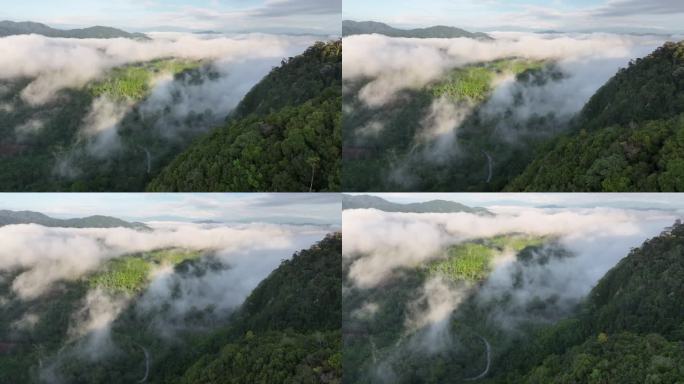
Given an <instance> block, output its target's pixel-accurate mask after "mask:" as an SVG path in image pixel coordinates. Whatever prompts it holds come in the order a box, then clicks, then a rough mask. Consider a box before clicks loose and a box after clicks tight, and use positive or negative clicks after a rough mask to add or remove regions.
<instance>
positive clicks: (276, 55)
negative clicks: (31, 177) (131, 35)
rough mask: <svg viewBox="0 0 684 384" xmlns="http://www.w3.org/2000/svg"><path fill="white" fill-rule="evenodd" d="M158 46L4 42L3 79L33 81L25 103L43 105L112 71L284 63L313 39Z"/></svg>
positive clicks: (160, 37)
mask: <svg viewBox="0 0 684 384" xmlns="http://www.w3.org/2000/svg"><path fill="white" fill-rule="evenodd" d="M151 36H152V37H153V40H152V41H137V40H131V39H123V38H120V39H57V38H48V37H44V36H38V35H21V36H9V37H4V38H0V51H2V52H4V54H3V55H2V56H1V57H0V67H1V68H3V70H2V71H1V72H0V79H12V78H18V77H28V78H31V79H33V81H32V82H31V83H30V84H29V85H28V86H27V87H26V88H25V89H24V90H23V91H22V98H23V99H24V100H25V101H26V102H28V103H31V104H34V105H40V104H43V103H45V102H48V101H50V100H52V99H53V98H54V97H55V94H56V92H58V91H59V90H61V89H64V88H78V87H82V86H83V85H85V84H86V83H87V82H89V81H92V80H95V79H97V78H99V77H101V76H103V75H104V74H105V72H106V71H107V70H109V69H111V68H114V67H117V66H121V65H124V64H128V63H135V62H141V61H150V60H153V59H159V58H167V57H176V58H184V59H193V60H203V59H204V60H221V61H222V62H224V63H225V62H231V63H241V62H244V61H247V60H255V59H270V61H271V62H272V63H279V61H280V59H281V58H283V57H285V56H288V55H292V54H294V53H298V52H300V51H302V50H303V49H304V48H305V47H306V46H308V45H309V44H310V43H312V42H313V40H314V39H313V38H311V37H304V36H299V37H294V36H276V35H259V34H253V35H239V36H234V37H225V36H221V37H213V36H211V37H206V36H198V35H193V34H178V33H167V34H165V33H157V34H151Z"/></svg>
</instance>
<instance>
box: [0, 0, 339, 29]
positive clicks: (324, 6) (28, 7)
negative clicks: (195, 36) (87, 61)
mask: <svg viewBox="0 0 684 384" xmlns="http://www.w3.org/2000/svg"><path fill="white" fill-rule="evenodd" d="M341 1H342V0H60V1H54V0H20V1H5V2H3V5H2V7H1V8H0V19H8V20H13V21H26V20H30V21H37V22H42V23H46V24H48V25H51V26H55V27H69V28H71V27H84V26H92V25H108V26H114V27H118V28H124V29H128V30H142V31H145V30H157V29H159V28H160V27H162V28H163V29H177V30H216V31H228V32H232V31H271V30H277V31H281V30H283V31H291V32H300V31H311V32H319V33H326V34H327V33H339V31H340V20H341V9H342V6H341Z"/></svg>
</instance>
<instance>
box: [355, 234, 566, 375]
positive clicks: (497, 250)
mask: <svg viewBox="0 0 684 384" xmlns="http://www.w3.org/2000/svg"><path fill="white" fill-rule="evenodd" d="M550 243H553V239H551V238H547V237H539V236H532V235H525V234H507V235H500V236H494V237H490V238H484V239H475V240H471V241H467V242H464V243H461V244H458V245H453V246H450V247H448V248H446V249H445V250H444V255H443V257H441V258H438V259H435V260H433V261H429V262H426V263H424V264H422V265H418V266H416V267H415V268H406V269H403V270H400V271H397V272H396V273H395V274H394V275H393V276H392V277H391V278H388V279H387V280H385V281H383V283H382V284H381V285H380V286H377V287H373V288H369V289H360V288H358V287H356V286H354V285H353V284H346V285H345V287H344V292H345V294H344V297H343V302H342V306H343V310H342V316H343V321H342V324H343V335H344V337H343V345H344V347H343V366H344V373H345V382H346V383H371V382H376V381H378V380H379V378H378V376H377V375H380V377H382V376H383V375H388V376H387V377H391V378H392V382H396V383H407V384H408V383H416V382H420V383H452V382H453V383H460V382H462V381H463V380H462V379H463V378H466V377H472V376H475V375H477V374H478V373H479V371H478V369H479V368H478V367H482V366H484V364H485V363H486V362H485V356H484V354H485V346H484V344H483V342H482V340H481V338H480V337H481V335H486V336H487V337H491V338H492V340H493V339H494V338H495V337H498V338H501V339H503V338H504V335H502V334H501V331H498V330H497V329H498V328H496V327H495V326H494V324H493V321H492V318H491V317H492V316H491V314H492V308H489V307H486V306H485V305H483V304H482V303H480V301H479V300H478V299H477V298H476V297H475V295H476V293H477V288H476V287H478V286H480V285H482V284H485V281H486V279H487V277H488V276H489V274H490V273H491V266H492V261H493V260H494V259H495V258H496V257H497V256H500V255H501V254H502V253H504V252H515V253H516V256H517V259H518V261H519V262H537V261H538V260H524V259H526V258H527V255H528V253H532V252H536V251H540V250H542V249H543V248H544V247H546V246H547V245H548V244H550ZM549 257H554V256H549ZM344 272H345V273H349V270H348V267H347V268H345V270H344ZM433 276H441V277H444V278H445V279H443V280H445V284H447V285H448V286H449V287H452V288H454V289H457V290H458V291H459V292H462V293H463V294H464V298H463V302H462V303H461V304H460V305H459V306H458V310H456V311H454V312H453V313H452V314H449V316H450V318H451V320H449V323H450V324H449V326H448V328H449V330H450V333H449V334H446V333H445V334H442V333H440V334H439V336H438V337H439V338H440V340H439V341H437V340H432V339H430V340H431V341H430V343H436V342H439V343H445V344H446V345H449V343H451V342H454V343H455V344H454V345H453V347H451V348H445V349H443V350H440V351H439V352H438V353H428V352H426V349H425V348H426V346H423V342H420V341H417V342H416V341H415V340H413V339H411V338H412V337H413V336H415V335H416V334H419V333H420V332H424V331H425V330H407V329H406V324H407V320H408V319H409V317H408V316H409V314H408V312H410V310H407V305H408V307H411V308H414V307H415V308H416V309H418V310H422V309H423V308H424V307H423V306H424V305H425V303H423V302H422V301H423V300H426V299H425V297H424V294H425V293H424V286H425V284H426V282H428V280H429V279H431V278H432V277H433ZM511 293H513V292H511ZM430 299H431V298H428V299H427V300H430ZM434 300H436V301H437V302H441V300H445V298H444V296H442V295H437V296H436V297H434ZM409 304H410V305H409ZM369 305H372V308H373V312H372V315H364V313H365V312H364V310H363V309H364V308H367V307H368V306H369ZM505 305H507V303H506V302H497V303H495V306H497V307H499V308H500V307H502V306H505ZM451 335H456V336H453V337H454V338H455V339H454V340H450V337H452V336H451ZM456 346H459V347H456ZM427 348H428V349H429V348H430V347H429V346H427ZM464 351H468V352H464ZM393 373H394V374H393Z"/></svg>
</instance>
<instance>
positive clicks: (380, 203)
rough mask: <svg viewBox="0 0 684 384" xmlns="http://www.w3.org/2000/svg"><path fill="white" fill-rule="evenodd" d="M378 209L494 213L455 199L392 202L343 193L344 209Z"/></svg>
mask: <svg viewBox="0 0 684 384" xmlns="http://www.w3.org/2000/svg"><path fill="white" fill-rule="evenodd" d="M369 208H372V209H377V210H380V211H385V212H410V213H456V212H465V213H477V214H482V215H492V213H491V212H489V211H488V210H486V209H484V208H478V207H475V208H472V207H468V206H467V205H463V204H460V203H457V202H454V201H446V200H432V201H426V202H420V203H408V204H399V203H392V202H390V201H387V200H385V199H383V198H381V197H377V196H370V195H357V196H353V195H342V209H369Z"/></svg>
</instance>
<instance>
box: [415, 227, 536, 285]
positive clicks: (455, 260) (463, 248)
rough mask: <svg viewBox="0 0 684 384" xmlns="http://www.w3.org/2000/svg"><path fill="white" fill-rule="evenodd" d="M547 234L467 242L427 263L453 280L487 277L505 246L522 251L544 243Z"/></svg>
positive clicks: (508, 248)
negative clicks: (438, 258) (491, 264)
mask: <svg viewBox="0 0 684 384" xmlns="http://www.w3.org/2000/svg"><path fill="white" fill-rule="evenodd" d="M545 240H546V238H545V237H535V236H524V235H501V236H495V237H492V238H489V239H485V240H479V241H473V242H467V243H463V244H458V245H454V246H451V247H449V248H448V249H447V251H446V253H447V255H446V258H445V259H441V260H437V261H434V262H432V263H430V264H429V265H428V266H427V270H428V273H429V274H430V275H442V276H445V277H447V278H449V279H451V280H468V281H477V280H482V279H484V278H486V277H487V275H488V274H489V272H490V263H491V261H492V259H493V258H494V257H495V256H496V255H497V254H500V253H501V252H503V251H505V250H512V251H514V252H520V251H522V250H523V249H525V248H527V247H532V246H538V245H541V244H542V243H543V242H544V241H545Z"/></svg>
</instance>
